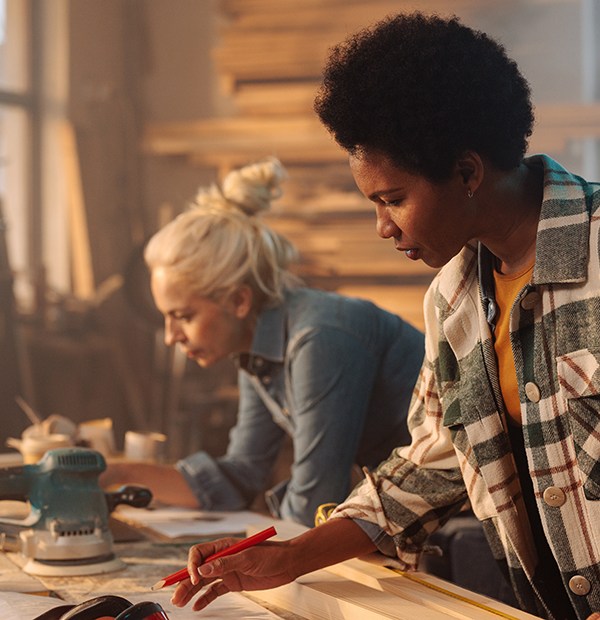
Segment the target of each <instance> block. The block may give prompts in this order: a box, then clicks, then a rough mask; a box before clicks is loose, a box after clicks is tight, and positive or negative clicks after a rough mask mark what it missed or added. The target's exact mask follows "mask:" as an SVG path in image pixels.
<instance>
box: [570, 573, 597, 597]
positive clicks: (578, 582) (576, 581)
mask: <svg viewBox="0 0 600 620" xmlns="http://www.w3.org/2000/svg"><path fill="white" fill-rule="evenodd" d="M591 589H592V586H591V585H590V582H589V581H588V580H587V579H586V578H585V577H582V576H581V575H575V576H574V577H571V579H569V590H571V592H573V593H574V594H578V595H579V596H585V595H586V594H588V592H589V591H590V590H591Z"/></svg>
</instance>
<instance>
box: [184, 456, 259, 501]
mask: <svg viewBox="0 0 600 620" xmlns="http://www.w3.org/2000/svg"><path fill="white" fill-rule="evenodd" d="M176 468H177V470H178V471H179V472H181V474H182V475H183V477H184V478H185V480H186V482H187V483H188V485H189V487H190V489H191V491H192V493H193V494H194V496H195V497H196V499H197V500H198V504H199V505H200V506H201V507H202V508H203V509H204V510H243V509H244V508H246V506H247V504H248V502H247V501H246V499H245V498H244V497H243V495H242V494H241V493H240V492H239V490H238V489H237V487H235V486H234V485H233V484H232V483H231V481H230V480H229V479H228V478H227V476H225V475H224V474H223V471H222V470H221V468H220V467H219V464H218V463H217V461H215V460H214V459H213V458H212V457H211V456H210V455H209V454H207V453H206V452H196V453H195V454H192V455H190V456H188V457H186V458H184V459H181V460H180V461H178V462H177V464H176Z"/></svg>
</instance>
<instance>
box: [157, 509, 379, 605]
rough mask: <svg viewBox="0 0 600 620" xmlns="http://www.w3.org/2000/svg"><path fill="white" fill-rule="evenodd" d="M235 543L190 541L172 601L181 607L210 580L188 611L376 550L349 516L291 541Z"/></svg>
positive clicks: (279, 583)
mask: <svg viewBox="0 0 600 620" xmlns="http://www.w3.org/2000/svg"><path fill="white" fill-rule="evenodd" d="M234 542H235V541H234V540H233V539H231V538H222V539H220V540H216V541H213V542H209V543H205V544H201V545H194V546H193V547H192V548H191V549H190V551H189V554H188V565H187V569H186V570H187V573H188V575H189V578H188V576H186V575H184V579H183V581H180V582H179V583H178V585H177V587H176V588H175V592H174V593H173V597H172V598H171V603H172V604H173V605H175V606H176V607H183V606H184V605H186V604H187V603H189V602H190V601H191V600H192V598H193V596H194V595H195V594H197V593H198V592H199V591H200V590H202V589H203V588H204V587H205V586H208V585H210V584H212V585H211V587H210V588H207V589H206V590H203V591H202V593H201V594H200V596H198V598H197V599H196V600H195V601H194V605H193V607H192V609H193V610H194V611H198V610H200V609H203V608H204V607H206V606H207V605H208V604H209V603H211V602H212V601H214V600H215V599H216V598H217V597H218V596H221V595H223V594H227V593H228V592H240V591H242V590H245V591H251V590H266V589H269V588H276V587H277V586H281V585H284V584H286V583H290V582H291V581H293V580H294V579H296V578H297V577H299V576H300V575H304V574H305V573H309V572H312V571H314V570H317V569H319V568H323V567H324V566H328V565H329V564H335V563H336V562H341V561H343V560H347V559H348V558H351V557H355V556H360V555H365V554H367V553H371V552H372V551H375V545H374V543H373V542H372V541H371V539H370V538H369V537H368V535H367V534H366V533H365V532H364V530H363V529H362V528H361V527H360V526H359V525H357V524H356V523H354V521H352V520H351V519H331V520H329V521H327V522H326V523H323V524H322V525H319V526H318V527H314V528H312V529H308V530H306V531H305V532H303V533H302V534H300V535H299V536H297V537H296V538H292V539H291V540H283V541H268V542H265V543H263V544H256V543H254V544H250V545H249V547H248V548H246V549H243V550H241V551H237V552H236V551H233V546H232V543H234ZM242 542H243V541H242ZM238 549H239V547H238ZM159 583H160V582H159Z"/></svg>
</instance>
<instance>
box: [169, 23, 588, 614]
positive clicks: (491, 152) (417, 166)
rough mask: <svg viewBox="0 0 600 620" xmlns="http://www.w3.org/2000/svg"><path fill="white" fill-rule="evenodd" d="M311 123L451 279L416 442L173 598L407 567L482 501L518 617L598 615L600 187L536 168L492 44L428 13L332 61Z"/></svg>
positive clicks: (441, 285) (541, 162)
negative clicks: (333, 567) (341, 571)
mask: <svg viewBox="0 0 600 620" xmlns="http://www.w3.org/2000/svg"><path fill="white" fill-rule="evenodd" d="M316 111H317V113H318V115H319V117H320V118H321V120H322V122H323V123H324V124H325V126H326V127H327V128H328V129H329V131H330V132H331V133H332V135H333V136H334V138H335V139H336V140H337V142H338V143H339V144H340V146H341V147H342V148H344V149H345V150H346V151H347V152H348V154H349V160H350V168H351V170H352V174H353V176H354V179H355V181H356V184H357V186H358V188H359V189H360V191H361V192H362V193H363V194H364V196H365V197H366V198H367V199H368V200H370V201H371V202H372V203H373V206H374V209H375V212H376V216H377V232H378V234H379V235H380V236H381V237H382V238H384V239H389V240H391V241H392V242H393V243H394V245H395V247H396V249H397V250H398V251H400V252H403V253H404V254H405V255H406V256H407V257H408V258H409V259H410V260H422V261H423V262H425V263H426V264H427V265H430V266H432V267H436V268H440V271H439V273H438V274H437V276H436V278H435V279H434V281H433V283H432V285H431V287H430V289H429V290H428V292H427V294H426V298H425V302H424V310H425V325H426V354H425V360H424V363H423V367H422V370H421V375H420V379H419V383H418V384H417V392H416V394H415V396H414V397H413V401H412V404H411V409H410V412H409V427H410V430H411V436H412V443H411V444H410V446H408V447H403V448H397V449H396V450H394V451H393V452H392V453H391V455H390V457H389V459H388V460H387V461H385V462H384V463H382V464H381V465H380V466H379V467H378V469H377V470H376V471H375V472H373V473H367V474H366V476H365V480H364V481H363V482H362V483H361V484H359V485H358V486H357V487H356V488H355V489H354V491H353V492H352V494H351V495H350V497H349V498H347V499H346V501H344V502H343V503H342V504H340V505H339V506H338V507H337V508H336V510H335V511H334V512H333V514H332V515H331V516H330V518H329V520H328V521H327V522H326V523H325V524H323V525H321V526H319V527H317V528H314V529H313V530H310V531H308V532H306V533H305V534H303V535H301V536H299V537H297V538H295V539H292V540H290V541H285V542H280V543H272V544H268V545H263V546H260V547H257V548H254V549H251V550H248V551H245V552H242V553H239V554H236V555H233V556H231V557H226V558H222V559H220V560H217V561H215V562H209V563H207V564H205V565H202V566H201V564H202V558H205V557H206V556H207V555H208V554H211V553H213V552H214V551H216V550H218V549H221V548H223V546H225V545H226V544H227V542H226V541H225V542H223V541H221V542H219V541H217V542H215V543H208V544H205V545H197V546H194V547H192V549H191V550H190V556H189V567H190V575H191V578H190V579H189V580H186V581H184V582H182V583H181V584H180V585H179V586H178V589H177V590H176V592H175V597H174V601H175V602H176V604H179V605H183V604H185V603H187V601H189V600H190V599H191V597H192V596H193V595H194V594H195V593H196V592H198V590H199V589H200V588H201V587H203V586H205V585H206V584H210V583H211V582H214V584H213V585H212V587H211V588H209V589H208V591H206V592H204V593H203V594H202V595H201V596H200V597H199V598H198V600H197V601H196V602H195V604H194V606H195V608H197V609H199V608H202V607H204V606H205V605H207V604H208V603H209V602H210V601H211V600H213V599H214V598H215V597H216V596H219V595H221V594H224V593H225V592H227V591H230V590H240V589H245V590H250V589H256V588H260V589H262V588H268V587H274V586H277V585H280V584H283V583H286V582H289V581H291V580H292V579H294V578H296V577H298V576H299V575H302V574H304V573H307V572H309V571H313V570H315V569H318V568H321V567H323V566H327V565H330V564H333V563H335V562H339V561H342V560H345V559H348V558H350V557H354V556H358V555H363V554H366V553H368V552H371V551H374V550H376V549H379V550H380V551H382V552H383V553H386V554H389V555H392V556H394V557H396V559H397V560H399V561H400V562H401V563H402V564H403V566H404V567H405V568H406V569H407V570H410V569H414V568H416V567H417V565H418V561H419V558H420V556H421V554H422V551H423V548H424V545H425V543H426V541H427V539H428V537H429V536H430V535H431V534H432V533H433V532H434V531H436V530H437V529H439V528H440V527H441V526H442V525H443V524H444V523H446V522H447V521H448V520H449V519H450V518H451V517H452V516H453V515H455V514H457V513H458V512H459V511H461V509H462V508H463V507H464V506H465V505H466V504H467V503H469V504H470V505H471V507H472V509H473V511H474V513H475V515H476V516H477V518H478V519H479V520H480V521H481V522H482V523H483V527H484V529H485V532H486V536H487V539H488V542H489V544H490V547H491V549H492V552H493V554H494V557H495V558H496V560H497V561H498V562H499V563H500V565H501V567H502V568H503V569H504V572H505V574H506V575H507V577H508V578H509V580H510V583H511V585H512V587H513V589H514V592H515V595H516V597H517V599H518V601H519V604H520V605H521V607H522V608H523V609H524V610H527V611H529V612H531V613H534V614H537V615H539V616H542V617H546V618H554V619H561V620H562V619H564V618H577V619H579V620H585V619H586V618H588V617H591V618H600V614H597V613H594V612H597V611H600V468H599V467H598V462H599V461H600V329H599V327H598V325H599V322H600V257H599V240H600V216H599V213H600V210H599V207H600V185H598V184H593V183H589V182H587V181H585V180H584V179H582V178H580V177H578V176H575V175H573V174H571V173H570V172H568V171H567V170H565V169H564V168H563V167H561V166H560V165H559V164H558V163H557V162H556V161H553V160H552V159H551V158H549V157H548V156H545V155H533V156H529V157H526V156H525V152H526V148H527V139H528V137H529V135H530V134H531V130H532V124H533V113H532V106H531V102H530V92H529V87H528V84H527V82H526V80H525V79H524V77H523V76H522V75H521V74H520V72H519V70H518V68H517V66H516V64H515V62H514V61H512V60H511V59H509V58H508V57H507V55H506V53H505V50H504V49H503V47H502V46H501V45H499V44H498V43H497V42H495V41H493V40H492V39H490V38H489V37H488V36H486V35H485V34H483V33H481V32H476V31H474V30H472V29H470V28H468V27H467V26H465V25H463V24H462V23H460V22H459V21H458V19H456V18H451V19H443V18H440V17H436V16H426V15H423V14H420V13H414V14H403V15H397V16H393V17H390V18H387V19H385V20H384V21H382V22H380V23H378V24H376V25H375V26H374V27H373V28H369V29H366V30H363V31H361V32H359V33H357V34H355V35H354V36H352V37H350V38H349V39H348V40H347V41H345V42H344V43H342V44H341V45H339V46H337V47H336V48H334V49H333V51H332V53H331V56H330V59H329V62H328V64H327V66H326V68H325V72H324V79H323V84H322V88H321V90H320V92H319V94H318V96H317V100H316Z"/></svg>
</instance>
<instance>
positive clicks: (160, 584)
mask: <svg viewBox="0 0 600 620" xmlns="http://www.w3.org/2000/svg"><path fill="white" fill-rule="evenodd" d="M275 534H277V531H276V530H275V528H274V527H273V526H271V527H268V528H267V529H266V530H263V531H262V532H258V534H254V536H249V537H248V538H244V539H243V540H240V541H238V542H236V543H234V544H233V545H229V546H226V547H224V548H223V549H221V550H220V551H217V552H216V553H213V554H212V555H209V556H208V557H207V558H206V559H204V560H203V561H202V563H203V564H206V563H207V562H212V561H213V560H216V559H218V558H221V557H223V556H226V555H232V554H234V553H238V552H239V551H243V550H244V549H249V548H250V547H253V546H254V545H258V543H261V542H263V541H265V540H267V539H269V538H272V537H273V536H275ZM225 540H226V539H225ZM195 569H196V567H194V569H193V571H192V574H195V573H196V570H195ZM189 578H190V568H189V564H188V566H187V567H186V568H182V569H181V570H178V571H177V572H176V573H173V574H172V575H168V576H167V577H165V578H164V579H161V580H160V581H157V582H156V583H155V584H154V585H153V586H152V588H150V589H151V590H160V589H162V588H166V587H167V586H172V585H173V584H176V583H179V582H180V581H183V580H184V579H189ZM192 580H193V578H192Z"/></svg>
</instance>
